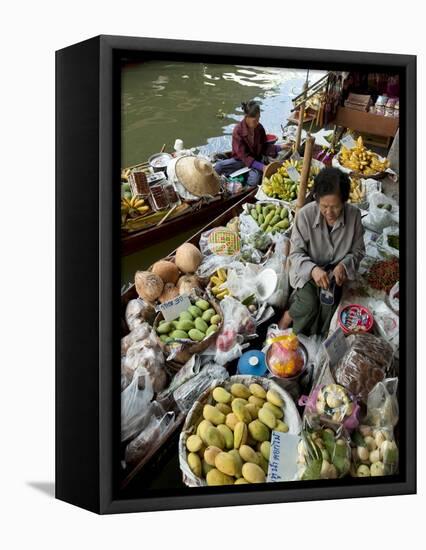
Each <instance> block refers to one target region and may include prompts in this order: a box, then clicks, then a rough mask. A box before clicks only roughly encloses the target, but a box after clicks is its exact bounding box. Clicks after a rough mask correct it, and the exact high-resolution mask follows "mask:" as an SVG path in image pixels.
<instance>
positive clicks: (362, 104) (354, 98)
mask: <svg viewBox="0 0 426 550" xmlns="http://www.w3.org/2000/svg"><path fill="white" fill-rule="evenodd" d="M371 104H372V100H371V96H369V95H362V94H349V96H348V99H347V100H346V101H345V107H347V108H348V109H354V110H355V111H364V112H367V111H368V109H369V108H370V105H371Z"/></svg>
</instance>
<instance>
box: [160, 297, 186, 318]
mask: <svg viewBox="0 0 426 550" xmlns="http://www.w3.org/2000/svg"><path fill="white" fill-rule="evenodd" d="M190 305H191V302H190V301H189V298H188V296H187V295H186V294H182V295H181V296H177V297H176V298H175V299H174V300H169V301H168V302H164V304H161V305H160V306H159V307H158V311H161V313H162V314H163V317H164V319H165V320H166V321H174V319H177V318H178V317H179V315H180V314H181V313H182V312H183V311H186V310H187V309H188V308H189V307H190Z"/></svg>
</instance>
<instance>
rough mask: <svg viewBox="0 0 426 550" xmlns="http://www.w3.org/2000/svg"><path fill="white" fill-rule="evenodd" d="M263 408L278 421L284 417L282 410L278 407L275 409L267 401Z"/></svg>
mask: <svg viewBox="0 0 426 550" xmlns="http://www.w3.org/2000/svg"><path fill="white" fill-rule="evenodd" d="M263 408H264V409H268V411H271V412H272V413H273V414H274V415H275V416H276V417H277V418H278V419H281V418H282V417H283V416H284V413H283V410H282V409H280V407H276V406H275V405H273V404H272V403H270V402H269V401H267V402H266V403H265V404H264V405H263Z"/></svg>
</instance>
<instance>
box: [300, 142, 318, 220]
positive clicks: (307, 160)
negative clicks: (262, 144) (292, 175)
mask: <svg viewBox="0 0 426 550" xmlns="http://www.w3.org/2000/svg"><path fill="white" fill-rule="evenodd" d="M314 143H315V138H314V137H313V136H311V135H310V134H309V135H308V137H307V138H306V142H305V154H304V156H303V166H302V173H301V175H300V181H299V192H298V194H297V203H296V215H297V213H298V212H299V210H300V209H301V208H303V206H304V205H305V199H306V189H307V186H308V180H309V172H310V169H311V161H312V151H313V148H314Z"/></svg>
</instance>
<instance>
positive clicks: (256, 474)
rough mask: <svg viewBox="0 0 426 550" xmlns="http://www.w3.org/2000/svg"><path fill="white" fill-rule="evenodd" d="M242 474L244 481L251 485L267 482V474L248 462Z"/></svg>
mask: <svg viewBox="0 0 426 550" xmlns="http://www.w3.org/2000/svg"><path fill="white" fill-rule="evenodd" d="M242 473H243V477H244V479H245V480H246V481H248V482H249V483H264V482H265V481H266V479H265V472H264V471H263V470H262V468H261V467H260V466H258V465H257V464H253V463H251V462H246V463H245V464H244V466H243V470H242Z"/></svg>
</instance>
